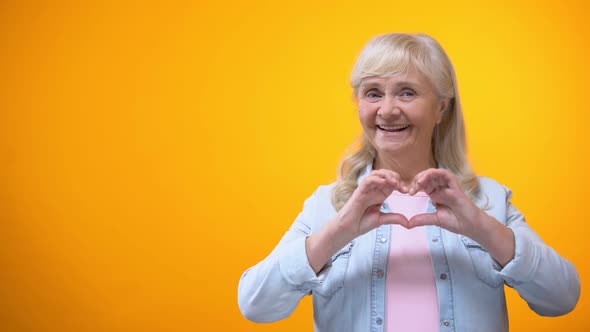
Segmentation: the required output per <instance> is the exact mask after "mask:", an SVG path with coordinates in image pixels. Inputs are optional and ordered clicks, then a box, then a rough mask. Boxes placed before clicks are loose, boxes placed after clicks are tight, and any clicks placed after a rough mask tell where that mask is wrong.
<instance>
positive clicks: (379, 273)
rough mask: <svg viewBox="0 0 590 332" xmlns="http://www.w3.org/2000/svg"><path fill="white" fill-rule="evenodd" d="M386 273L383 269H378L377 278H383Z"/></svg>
mask: <svg viewBox="0 0 590 332" xmlns="http://www.w3.org/2000/svg"><path fill="white" fill-rule="evenodd" d="M384 275H385V273H384V272H383V270H378V271H377V278H379V279H381V278H383V276H384Z"/></svg>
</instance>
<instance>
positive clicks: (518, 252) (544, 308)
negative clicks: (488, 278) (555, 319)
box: [500, 189, 580, 316]
mask: <svg viewBox="0 0 590 332" xmlns="http://www.w3.org/2000/svg"><path fill="white" fill-rule="evenodd" d="M506 191H507V223H506V224H507V226H508V227H509V228H510V230H511V231H512V232H513V233H514V238H515V246H516V249H515V255H514V259H513V260H512V261H510V262H509V263H508V264H506V266H504V268H503V269H502V270H501V271H500V273H501V274H502V276H503V277H504V280H506V283H507V284H508V285H509V286H511V287H513V288H514V289H516V290H517V291H518V293H519V295H520V296H521V297H522V298H523V299H524V300H525V301H527V303H528V305H529V307H530V308H531V309H532V310H534V311H535V312H536V313H538V314H539V315H543V316H559V315H564V314H567V313H568V312H570V311H572V310H573V309H574V308H575V306H576V304H577V302H578V299H579V297H580V277H579V275H578V272H577V270H576V268H575V267H574V265H573V264H572V263H571V262H569V261H567V260H566V259H564V258H563V257H561V256H560V255H559V254H558V253H557V252H556V251H555V250H554V249H553V248H551V247H549V246H548V245H546V244H545V243H544V242H543V240H542V239H541V238H540V237H539V236H538V235H537V234H536V233H535V232H534V231H533V230H532V229H531V228H530V227H529V226H528V224H527V223H526V221H525V218H524V216H523V215H522V213H520V211H518V209H516V207H514V206H513V205H512V204H511V203H510V201H509V200H510V197H511V194H512V193H511V192H510V190H508V189H506Z"/></svg>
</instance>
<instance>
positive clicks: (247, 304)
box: [238, 192, 320, 322]
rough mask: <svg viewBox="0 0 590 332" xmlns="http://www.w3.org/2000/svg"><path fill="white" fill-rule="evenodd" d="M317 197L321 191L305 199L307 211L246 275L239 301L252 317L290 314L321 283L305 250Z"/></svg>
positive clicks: (267, 319) (261, 319) (267, 318)
mask: <svg viewBox="0 0 590 332" xmlns="http://www.w3.org/2000/svg"><path fill="white" fill-rule="evenodd" d="M316 200H317V192H316V193H314V195H313V196H312V197H310V198H308V199H307V200H306V201H305V204H304V208H303V211H302V212H301V213H300V214H299V216H298V217H297V219H296V220H295V222H294V223H293V225H292V226H291V228H290V229H289V230H288V231H287V233H286V234H285V235H284V236H283V238H282V239H281V241H280V242H279V244H278V245H277V246H276V248H275V249H274V250H273V251H272V253H271V254H270V255H269V256H268V257H266V258H265V259H264V260H263V261H261V262H260V263H258V264H256V265H255V266H253V267H252V268H250V269H248V270H247V271H246V272H244V274H243V275H242V277H241V279H240V283H239V286H238V305H239V307H240V310H241V311H242V314H243V315H244V316H245V317H246V318H248V319H249V320H252V321H255V322H273V321H277V320H281V319H284V318H286V317H288V316H289V315H291V313H292V312H293V311H294V310H295V308H296V307H297V305H298V304H299V301H300V300H301V299H302V298H303V297H304V296H305V295H308V294H309V293H310V291H311V289H312V288H313V287H314V286H315V285H317V284H319V282H320V281H319V279H318V278H317V276H316V274H315V273H314V272H313V270H312V269H311V267H310V266H309V263H308V261H307V256H306V252H305V239H306V237H307V236H308V235H309V234H310V233H311V221H312V217H313V215H312V211H313V210H314V209H315V206H316Z"/></svg>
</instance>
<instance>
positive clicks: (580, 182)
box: [0, 0, 590, 332]
mask: <svg viewBox="0 0 590 332" xmlns="http://www.w3.org/2000/svg"><path fill="white" fill-rule="evenodd" d="M588 13H589V6H588V5H587V4H586V2H584V1H524V2H519V3H516V4H515V3H514V2H513V1H489V2H480V3H478V4H474V3H473V1H444V2H440V1H419V2H416V1H399V2H395V1H377V0H376V1H370V2H362V1H355V2H350V1H329V2H321V1H307V0H305V1H297V2H296V3H286V4H278V3H277V2H275V1H243V2H240V1H211V0H207V1H176V0H168V1H161V2H146V1H125V2H121V1H112V2H105V1H59V0H56V1H39V2H33V1H14V2H11V1H3V2H2V3H1V4H0V45H1V46H2V47H1V51H0V77H1V80H0V84H1V85H0V174H1V177H0V179H1V183H0V221H1V231H0V269H1V270H0V324H1V325H0V329H1V331H19V332H20V331H61V332H65V331H144V332H146V331H311V330H312V326H313V323H312V311H311V301H310V299H305V300H304V301H303V302H302V304H301V305H300V306H299V308H298V309H297V311H296V312H295V313H294V314H293V316H292V317H291V318H289V319H287V320H285V321H282V322H278V323H275V324H254V323H251V322H248V321H246V320H245V319H244V318H243V317H242V316H241V315H240V313H239V310H238V307H237V285H238V280H239V278H240V275H241V273H242V272H243V271H244V270H245V269H246V268H248V267H249V266H251V265H253V264H255V263H256V262H258V261H259V260H261V259H262V258H264V257H265V255H266V254H267V253H269V252H270V250H271V249H272V248H273V247H274V245H275V244H276V243H277V241H278V240H279V239H280V237H281V236H282V234H283V233H284V232H285V231H286V229H287V228H288V227H289V225H290V224H291V222H292V221H293V219H294V218H295V217H296V215H297V213H298V212H299V210H300V209H301V207H302V204H303V201H304V199H305V198H306V197H308V196H309V195H310V194H311V193H312V192H313V191H314V190H315V189H316V187H317V186H318V185H320V184H325V183H330V182H332V181H333V180H334V179H335V174H336V168H337V165H338V161H339V159H340V157H341V156H342V154H343V152H344V150H345V149H346V147H347V146H348V145H349V144H350V143H351V142H352V141H353V139H354V138H355V137H356V136H357V135H358V134H359V133H360V126H359V124H358V120H357V118H356V114H355V109H354V105H353V103H352V101H351V89H350V87H349V83H348V80H349V75H350V72H351V70H352V66H353V64H354V61H355V59H356V57H357V55H358V54H359V52H360V50H361V48H362V47H363V45H364V44H365V43H366V42H367V41H368V40H369V39H370V38H371V37H373V36H374V35H376V34H381V33H385V32H393V31H404V32H425V33H428V34H431V35H433V36H434V37H435V38H437V39H438V40H439V41H440V42H441V44H442V45H443V46H444V47H445V48H446V50H447V52H448V53H449V55H450V57H451V59H452V60H453V61H454V63H455V66H456V70H457V73H458V80H459V86H460V91H461V95H462V99H463V106H464V110H465V114H466V121H467V128H468V140H469V148H470V159H471V160H472V162H473V164H474V167H475V169H476V171H477V172H478V173H479V174H482V175H487V176H491V177H493V178H495V179H497V180H498V181H500V182H502V183H503V184H505V185H507V186H509V187H511V188H512V189H513V190H514V192H515V195H514V200H513V202H514V203H515V204H516V205H517V206H518V207H519V208H520V209H521V210H522V211H523V212H524V213H525V215H526V216H527V217H528V220H529V222H530V224H531V225H532V226H533V227H534V228H535V229H536V230H537V231H538V233H540V234H541V236H542V237H543V238H544V239H545V240H546V241H547V242H548V243H549V244H550V245H552V246H553V247H555V248H557V249H558V251H559V252H560V253H561V254H562V255H563V256H565V257H567V258H568V259H570V260H571V261H573V262H574V264H575V265H576V266H577V267H578V270H579V272H580V274H581V277H582V284H583V288H584V287H585V285H586V282H588V281H589V279H588V274H589V273H590V270H589V269H590V265H589V263H588V259H587V255H588V251H589V250H590V247H589V244H588V243H589V241H588V233H587V231H586V230H585V229H586V223H587V221H588V217H587V216H588V213H587V212H586V211H587V208H588V205H589V204H588V202H587V200H586V198H587V197H588V194H589V189H588V187H589V185H590V181H589V176H588V173H587V169H588V166H587V165H588V161H589V160H588V158H589V157H588V152H589V151H588V146H587V143H588V139H587V135H586V133H587V132H586V130H588V129H587V124H588V123H589V122H590V112H589V107H588V95H589V94H588V77H590V66H589V65H588V61H587V60H588V59H589V58H590V52H589V47H590V45H589V43H588V40H590V23H588ZM508 305H509V313H510V324H511V327H512V330H514V331H587V330H588V329H590V318H588V317H589V315H588V314H589V313H590V300H589V299H588V297H587V296H585V294H584V293H583V294H582V298H581V300H580V303H579V304H578V307H577V308H576V310H575V311H574V312H573V313H571V314H569V315H567V316H564V317H560V318H543V317H539V316H537V315H535V314H534V313H533V312H532V311H530V310H529V309H528V308H527V306H526V303H525V302H524V301H522V300H520V299H519V298H518V295H517V294H516V293H514V292H513V291H511V290H508Z"/></svg>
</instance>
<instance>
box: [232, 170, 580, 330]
mask: <svg viewBox="0 0 590 332" xmlns="http://www.w3.org/2000/svg"><path fill="white" fill-rule="evenodd" d="M369 171H370V167H368V168H367V171H366V172H365V175H366V174H367V173H368V172H369ZM362 178H363V177H361V178H360V179H359V182H360V181H362ZM479 181H480V186H481V192H482V202H480V204H478V205H480V206H481V207H484V206H485V207H484V210H485V211H486V212H487V213H488V214H489V215H491V216H493V217H494V218H496V220H498V221H499V222H501V223H502V224H505V225H506V226H508V227H509V228H510V229H511V230H512V231H513V232H514V236H515V243H516V252H515V257H514V259H513V260H512V261H510V262H509V263H508V264H507V265H506V266H504V267H503V268H502V267H501V266H499V264H498V263H497V262H495V260H494V259H492V257H491V256H490V255H489V254H488V253H487V252H486V251H485V249H483V248H482V247H481V246H480V245H479V244H478V243H477V242H475V241H473V240H471V239H470V238H467V237H465V236H462V235H458V234H455V233H452V232H449V231H447V230H445V229H442V228H440V227H437V226H425V227H427V234H428V242H429V245H430V256H431V258H432V265H433V266H432V267H433V271H434V275H435V277H436V289H437V293H438V302H439V309H440V310H439V311H440V331H445V332H446V331H470V332H471V331H482V332H483V331H490V332H492V331H493V332H499V331H508V315H507V312H506V300H505V296H504V287H503V286H504V284H507V285H508V286H510V287H513V288H514V289H516V290H517V291H518V293H519V294H520V296H521V297H522V298H523V299H525V300H526V301H527V303H528V305H529V307H530V308H531V309H532V310H534V311H535V312H537V313H538V314H540V315H544V316H557V315H563V314H566V313H568V312H570V311H571V310H573V308H574V307H575V306H576V303H577V301H578V298H579V296H580V280H579V276H578V273H577V271H576V268H575V267H574V266H573V265H572V264H571V263H570V262H569V261H567V260H565V259H564V258H562V257H561V256H560V255H559V254H558V253H557V252H556V251H555V250H553V249H552V248H551V247H549V246H547V245H546V244H545V243H544V242H543V240H541V238H540V237H539V236H538V235H537V234H536V233H535V232H534V231H533V230H532V229H531V228H530V227H529V226H528V224H527V223H526V222H525V219H524V217H523V215H522V214H521V213H520V211H518V210H517V209H516V208H515V207H514V206H513V205H512V204H511V203H510V197H511V191H510V190H509V189H507V188H505V187H504V186H502V185H500V184H499V183H497V182H496V181H494V180H492V179H489V178H484V177H480V178H479ZM333 186H334V184H332V185H329V186H321V187H319V188H318V189H317V191H316V192H315V193H314V194H313V195H312V196H311V197H310V198H308V199H307V200H306V201H305V204H304V208H303V211H302V212H301V213H300V214H299V216H298V217H297V219H296V220H295V222H294V223H293V225H292V226H291V228H290V229H289V231H288V232H287V233H286V234H285V236H284V237H283V238H282V239H281V241H280V242H279V244H278V245H277V247H276V248H275V249H274V250H273V251H272V253H271V254H270V255H269V256H268V257H266V258H265V259H264V260H263V261H261V262H260V263H258V264H257V265H255V266H254V267H252V268H250V269H248V270H247V271H246V272H245V273H244V274H243V275H242V278H241V280H240V284H239V287H238V304H239V306H240V310H241V311H242V313H243V314H244V316H245V317H246V318H248V319H250V320H252V321H256V322H272V321H277V320H281V319H284V318H286V317H288V316H289V315H290V314H291V313H292V312H293V310H295V308H296V307H297V305H298V304H299V301H300V300H301V299H302V298H303V297H304V296H305V295H309V294H312V295H313V304H314V322H315V330H316V331H318V332H327V331H338V332H347V331H355V332H364V331H373V332H377V331H384V329H385V325H386V324H387V322H386V321H385V317H386V316H387V315H386V305H385V304H386V285H385V280H386V273H387V255H388V253H389V243H390V241H391V240H392V239H390V226H389V225H384V226H381V227H379V228H377V229H374V230H372V231H370V232H368V233H366V234H364V235H362V236H360V237H358V238H356V239H355V240H354V241H352V242H350V243H349V244H348V245H346V246H345V247H344V248H342V249H341V250H340V251H339V252H338V253H336V254H335V255H334V256H333V257H332V259H331V262H330V263H328V265H326V266H325V267H324V268H323V269H322V271H320V273H319V274H318V275H316V274H315V273H314V271H313V270H312V268H311V267H310V265H309V262H308V260H307V254H306V249H305V239H306V237H307V236H309V235H310V234H312V233H313V232H316V231H317V230H319V229H320V228H321V227H322V226H323V225H324V224H325V223H326V222H327V221H329V220H331V219H332V218H333V217H334V216H335V215H336V210H335V209H334V207H333V205H332V203H331V201H330V196H331V192H332V188H333ZM383 209H385V210H386V209H388V207H387V206H384V207H383ZM428 211H429V212H434V206H433V205H432V203H431V202H430V203H429V207H428ZM393 241H395V239H393Z"/></svg>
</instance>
